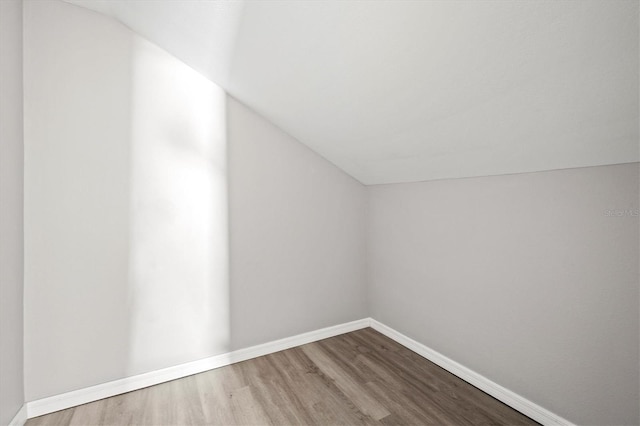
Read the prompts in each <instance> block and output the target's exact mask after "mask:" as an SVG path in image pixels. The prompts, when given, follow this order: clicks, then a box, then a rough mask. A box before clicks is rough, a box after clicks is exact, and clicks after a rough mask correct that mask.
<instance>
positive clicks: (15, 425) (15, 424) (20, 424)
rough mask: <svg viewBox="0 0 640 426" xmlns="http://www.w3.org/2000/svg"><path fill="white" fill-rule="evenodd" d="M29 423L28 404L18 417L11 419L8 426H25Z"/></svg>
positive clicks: (23, 407)
mask: <svg viewBox="0 0 640 426" xmlns="http://www.w3.org/2000/svg"><path fill="white" fill-rule="evenodd" d="M26 422H27V404H23V405H22V407H20V410H18V412H17V413H16V415H15V416H14V417H13V419H11V421H10V422H9V425H8V426H24V424H25V423H26Z"/></svg>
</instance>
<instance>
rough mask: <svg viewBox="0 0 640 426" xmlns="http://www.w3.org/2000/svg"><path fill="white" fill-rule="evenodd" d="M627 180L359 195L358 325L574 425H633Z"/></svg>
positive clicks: (431, 185) (610, 175)
mask: <svg viewBox="0 0 640 426" xmlns="http://www.w3.org/2000/svg"><path fill="white" fill-rule="evenodd" d="M638 181H639V173H638V164H637V163H633V164H626V165H617V166H605V167H594V168H582V169H574V170H560V171H552V172H543V173H534V174H522V175H510V176H496V177H486V178H474V179H460V180H445V181H435V182H425V183H414V184H399V185H382V186H372V187H369V188H368V190H369V195H370V211H369V217H370V220H369V238H370V244H369V259H368V265H369V277H370V278H369V279H370V282H369V284H370V292H371V293H370V301H371V315H372V317H373V318H376V319H377V320H380V321H382V322H383V323H385V324H388V325H389V326H391V327H393V328H395V329H397V330H399V331H401V332H402V333H405V334H407V335H408V336H410V337H412V338H414V339H416V340H418V341H419V342H421V343H423V344H426V345H427V346H429V347H431V348H433V349H435V350H437V351H439V352H441V353H442V354H444V355H446V356H448V357H450V358H451V359H453V360H455V361H457V362H459V363H461V364H463V365H465V366H467V367H469V368H471V369H472V370H474V371H476V372H478V373H480V374H483V375H485V376H486V377H487V378H489V379H491V380H493V381H495V382H497V383H498V384H501V385H503V386H505V387H506V388H508V389H510V390H512V391H514V392H516V393H519V394H520V395H522V396H524V397H526V398H528V399H530V400H532V401H534V402H536V403H538V404H539V405H541V406H543V407H545V408H546V409H549V410H551V411H552V412H555V413H557V414H559V415H561V416H563V417H565V418H567V419H568V420H570V421H572V422H575V423H576V424H638V421H639V420H640V419H638V400H639V393H638V377H639V371H638V368H639V358H638V348H639V341H638V339H639V333H638V330H639V324H638V317H639V312H638V300H639V297H638V296H639V294H638V288H639V284H638V277H639V272H638V256H639V253H638V242H639V233H638V220H639V218H638V208H639V202H638V197H639V192H638Z"/></svg>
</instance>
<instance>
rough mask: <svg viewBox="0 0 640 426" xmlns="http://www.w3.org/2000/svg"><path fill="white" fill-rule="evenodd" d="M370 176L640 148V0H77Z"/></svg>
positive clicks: (483, 171) (370, 180) (475, 170)
mask: <svg viewBox="0 0 640 426" xmlns="http://www.w3.org/2000/svg"><path fill="white" fill-rule="evenodd" d="M68 1H70V2H72V3H75V4H78V5H81V6H84V7H88V8H91V9H94V10H96V11H99V12H101V13H105V14H107V15H111V16H112V17H114V18H116V19H118V20H120V21H121V22H122V23H124V24H125V25H127V26H128V27H130V28H131V29H133V30H134V31H136V32H137V33H139V34H141V35H142V36H144V37H146V38H147V39H149V40H151V41H153V42H155V43H156V44H158V45H159V46H161V47H163V48H164V49H166V50H167V51H169V52H170V53H172V54H173V55H175V56H176V57H178V58H179V59H181V60H183V61H184V62H185V63H187V64H188V65H190V66H192V67H193V68H195V69H196V70H198V71H199V72H201V73H202V74H204V75H205V76H206V77H208V78H209V79H211V80H212V81H214V82H215V83H217V84H218V85H220V86H222V87H223V88H224V89H225V90H227V92H228V93H229V94H231V95H232V96H234V97H236V98H237V99H239V100H240V101H242V102H244V103H245V104H247V105H248V106H250V107H252V108H253V109H254V110H256V111H257V112H259V113H261V114H262V115H264V116H265V117H266V118H268V119H269V120H271V121H272V122H273V123H275V124H276V125H278V126H279V127H281V128H282V129H284V130H285V131H286V132H288V133H290V134H291V135H292V136H294V137H296V138H297V139H298V140H300V141H301V142H302V143H304V144H306V145H308V146H309V147H310V148H311V149H313V150H314V151H316V152H318V153H319V154H320V155H322V156H324V157H325V158H327V159H328V160H329V161H331V162H332V163H334V164H336V165H337V166H338V167H340V168H342V169H343V170H345V171H346V172H347V173H349V174H351V175H352V176H354V177H355V178H356V179H358V180H359V181H361V182H363V183H365V184H378V183H392V182H410V181H421V180H430V179H442V178H458V177H468V176H483V175H496V174H506V173H520V172H531V171H541V170H550V169H558V168H571V167H582V166H593V165H603V164H617V163H626V162H635V161H638V160H639V152H638V151H639V145H638V143H639V142H638V141H639V136H638V127H639V120H638V116H639V110H638V93H639V86H638V79H639V74H638V63H639V43H638V30H639V28H638V16H639V3H638V1H637V0H595V1H593V0H580V1H565V0H557V1H546V0H534V1H528V0H513V1H489V0H479V1H475V0H461V1H450V0H445V1H438V0H430V1H233V2H231V1H207V0H204V1H202V0H201V1H190V0H184V1H175V0H171V1H170V0H155V1H149V0H68Z"/></svg>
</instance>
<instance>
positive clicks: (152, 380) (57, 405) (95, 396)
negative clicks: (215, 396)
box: [12, 318, 370, 426]
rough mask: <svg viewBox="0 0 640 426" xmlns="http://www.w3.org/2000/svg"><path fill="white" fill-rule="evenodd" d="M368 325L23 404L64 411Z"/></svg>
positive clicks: (37, 410)
mask: <svg viewBox="0 0 640 426" xmlns="http://www.w3.org/2000/svg"><path fill="white" fill-rule="evenodd" d="M369 324H370V321H369V319H368V318H366V319H361V320H357V321H352V322H348V323H345V324H340V325H336V326H333V327H327V328H323V329H320V330H315V331H310V332H308V333H303V334H299V335H297V336H293V337H287V338H285V339H280V340H276V341H273V342H269V343H264V344H262V345H257V346H252V347H250V348H246V349H240V350H237V351H233V352H228V353H224V354H221V355H216V356H212V357H210V358H205V359H201V360H198V361H193V362H188V363H186V364H181V365H176V366H174V367H169V368H164V369H162V370H157V371H151V372H149V373H144V374H138V375H136V376H131V377H126V378H124V379H119V380H114V381H112V382H107V383H103V384H100V385H96V386H91V387H88V388H84V389H78V390H75V391H71V392H66V393H63V394H60V395H54V396H51V397H48V398H43V399H38V400H35V401H30V402H28V403H27V404H26V414H27V415H28V418H32V417H37V416H42V415H44V414H48V413H53V412H54V411H59V410H64V409H66V408H71V407H75V406H77V405H81V404H86V403H88V402H93V401H97V400H99V399H103V398H108V397H111V396H115V395H119V394H122V393H126V392H131V391H134V390H137V389H142V388H146V387H148V386H153V385H157V384H159V383H164V382H168V381H170V380H175V379H179V378H182V377H186V376H190V375H192V374H197V373H202V372H204V371H208V370H212V369H214V368H219V367H224V366H226V365H230V364H233V363H236V362H240V361H246V360H248V359H251V358H257V357H259V356H263V355H268V354H271V353H274V352H278V351H282V350H285V349H289V348H293V347H295V346H300V345H304V344H306V343H311V342H315V341H317V340H322V339H327V338H329V337H333V336H337V335H340V334H344V333H348V332H350V331H355V330H359V329H361V328H366V327H369ZM25 420H26V416H25ZM23 423H24V422H23ZM12 425H13V423H12ZM20 426H22V424H20Z"/></svg>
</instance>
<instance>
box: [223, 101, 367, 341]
mask: <svg viewBox="0 0 640 426" xmlns="http://www.w3.org/2000/svg"><path fill="white" fill-rule="evenodd" d="M227 106H228V123H229V124H228V132H229V141H230V144H229V149H230V151H229V188H230V192H229V202H230V205H229V208H230V210H229V211H230V216H229V217H230V233H231V239H230V242H231V246H230V248H231V283H232V285H231V330H232V334H231V341H232V348H233V349H237V348H242V347H246V346H249V345H253V344H258V343H263V342H267V341H270V340H273V339H278V338H283V337H287V336H293V335H296V334H298V333H301V332H304V331H310V330H314V329H318V328H322V327H325V326H330V325H332V324H338V323H342V322H346V321H351V320H356V319H359V318H363V317H365V316H366V301H365V276H364V272H365V271H364V270H365V223H364V221H363V217H364V213H365V207H366V192H365V188H364V187H363V186H362V185H361V184H360V183H358V182H357V181H356V180H354V179H353V178H351V177H350V176H348V175H346V174H345V173H344V172H342V171H340V170H339V169H337V168H336V167H335V166H333V165H332V164H330V163H329V162H327V161H326V160H324V159H322V158H321V157H319V156H318V155H317V154H315V153H314V152H312V151H311V150H309V149H308V148H307V147H305V146H303V145H301V144H300V143H299V142H297V141H296V140H295V139H294V138H292V137H291V136H288V135H286V134H285V133H284V132H283V131H281V130H280V129H278V128H277V127H275V126H274V125H272V124H270V123H269V122H268V121H266V120H265V119H263V118H261V117H260V116H258V115H256V114H255V113H253V112H252V111H251V110H250V109H248V108H247V107H245V106H244V105H242V104H241V103H239V102H238V101H236V100H234V99H233V98H229V101H228V105H227Z"/></svg>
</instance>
